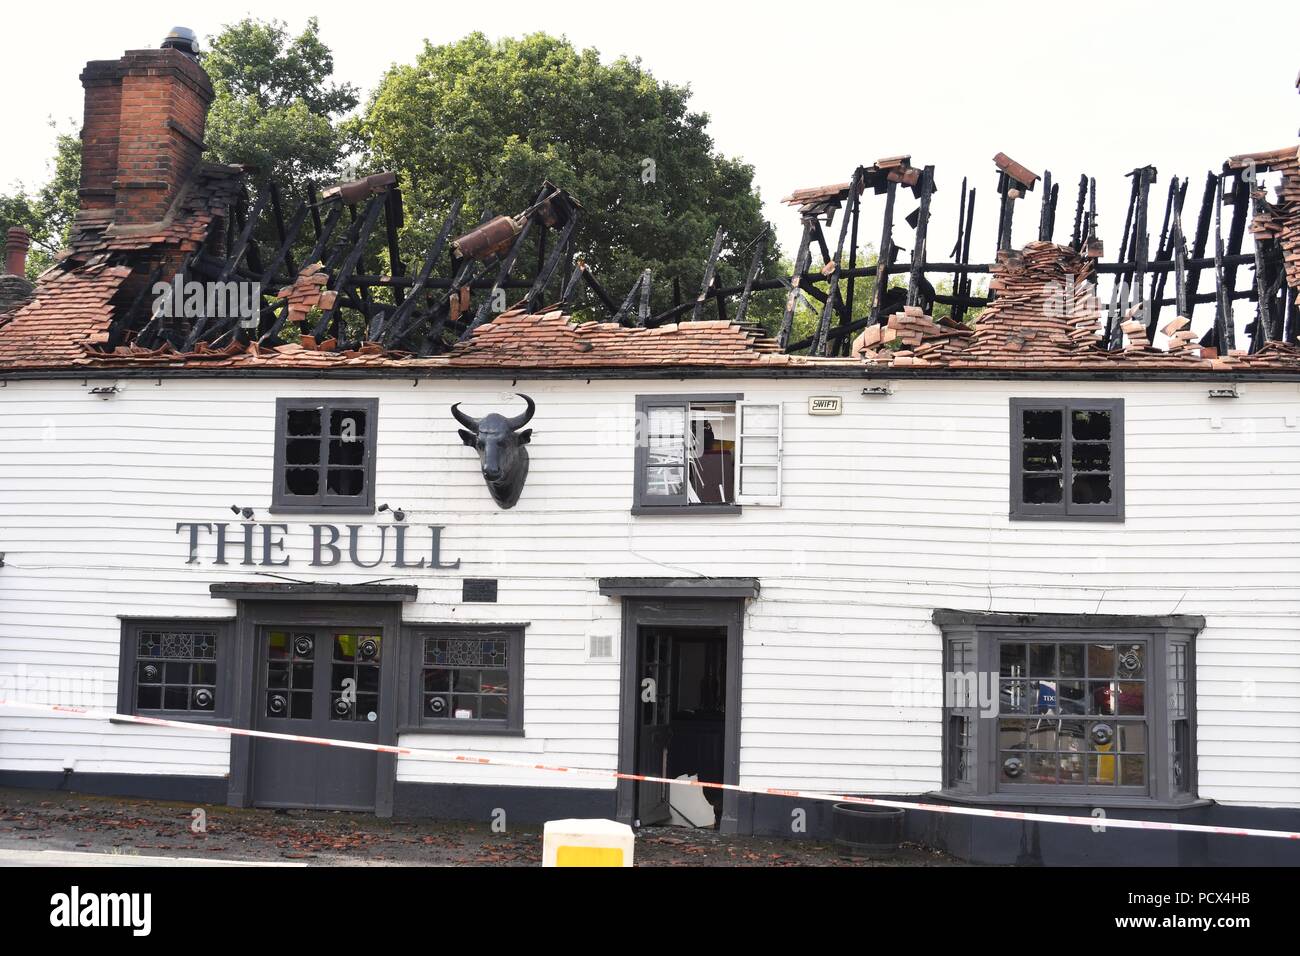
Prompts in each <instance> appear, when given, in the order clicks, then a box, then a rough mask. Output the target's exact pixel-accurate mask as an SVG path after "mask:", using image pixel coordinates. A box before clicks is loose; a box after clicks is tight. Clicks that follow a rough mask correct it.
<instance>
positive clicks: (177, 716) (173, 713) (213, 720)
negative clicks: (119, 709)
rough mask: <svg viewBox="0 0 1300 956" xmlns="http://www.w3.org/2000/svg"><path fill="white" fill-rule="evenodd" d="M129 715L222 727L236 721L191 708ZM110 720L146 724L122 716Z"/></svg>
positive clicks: (121, 722) (139, 725)
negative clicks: (203, 713)
mask: <svg viewBox="0 0 1300 956" xmlns="http://www.w3.org/2000/svg"><path fill="white" fill-rule="evenodd" d="M129 716H132V717H152V718H156V719H157V720H182V721H184V722H185V723H187V724H217V725H219V726H222V727H230V726H232V725H233V723H234V721H233V720H232V719H231V718H230V717H226V716H218V717H214V716H212V715H210V714H207V715H202V714H196V713H194V712H193V711H189V710H149V711H144V712H140V711H137V712H135V713H133V714H130V715H129ZM108 722H109V723H110V724H132V725H134V726H136V727H142V726H144V725H143V724H136V723H135V722H134V721H130V720H122V719H121V718H119V717H116V716H114V717H110V718H108Z"/></svg>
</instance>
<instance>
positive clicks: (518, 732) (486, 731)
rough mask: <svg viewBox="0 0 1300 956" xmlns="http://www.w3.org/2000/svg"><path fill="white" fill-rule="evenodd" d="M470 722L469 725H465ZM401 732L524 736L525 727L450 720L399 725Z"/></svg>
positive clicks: (433, 734) (438, 734)
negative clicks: (439, 723)
mask: <svg viewBox="0 0 1300 956" xmlns="http://www.w3.org/2000/svg"><path fill="white" fill-rule="evenodd" d="M466 724H469V726H465V725H466ZM397 732H398V733H399V734H427V735H431V736H443V735H460V736H467V735H474V736H480V737H482V736H490V737H522V736H524V729H523V728H522V727H502V726H500V725H499V724H486V725H485V724H481V723H479V722H478V721H470V720H458V721H456V722H455V723H454V724H453V723H451V722H450V721H449V722H448V724H447V725H446V726H442V725H438V726H434V725H432V724H422V725H420V726H418V727H398V728H397Z"/></svg>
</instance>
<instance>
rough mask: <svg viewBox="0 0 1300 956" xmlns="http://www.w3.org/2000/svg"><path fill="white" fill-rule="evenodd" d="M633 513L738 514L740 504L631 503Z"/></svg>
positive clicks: (663, 514)
mask: <svg viewBox="0 0 1300 956" xmlns="http://www.w3.org/2000/svg"><path fill="white" fill-rule="evenodd" d="M632 514H634V515H660V516H666V515H672V516H680V515H738V514H740V505H633V506H632Z"/></svg>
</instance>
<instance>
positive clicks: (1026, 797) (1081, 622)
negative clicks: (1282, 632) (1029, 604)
mask: <svg viewBox="0 0 1300 956" xmlns="http://www.w3.org/2000/svg"><path fill="white" fill-rule="evenodd" d="M934 620H935V623H936V624H938V625H939V626H940V628H941V629H942V631H943V665H944V675H943V686H944V694H945V700H944V707H943V721H942V751H941V752H942V775H943V776H942V779H943V785H942V788H941V791H940V792H941V793H942V794H943V795H945V796H948V797H952V798H956V799H964V800H967V801H969V802H985V803H999V804H1024V805H1037V806H1043V805H1050V806H1094V807H1095V806H1150V805H1168V806H1181V805H1186V804H1188V803H1198V802H1201V801H1200V800H1199V798H1198V797H1197V795H1196V779H1197V773H1196V699H1195V698H1196V676H1195V670H1196V637H1197V634H1198V633H1199V631H1200V630H1201V629H1202V628H1204V626H1205V621H1204V619H1203V618H1198V617H1195V616H1191V615H1183V616H1178V617H1169V618H1156V617H1145V616H1141V615H1086V614H1081V615H1060V614H1037V615H1035V614H1016V615H1012V614H997V613H987V614H986V613H980V612H964V611H936V612H935V615H934ZM961 642H971V643H972V644H973V646H974V648H975V661H976V667H975V669H976V671H977V673H979V674H981V675H983V674H985V673H988V672H990V671H991V672H992V674H993V678H992V679H993V682H994V686H998V684H997V681H998V678H997V674H998V670H999V658H998V648H999V646H1000V644H1001V643H1004V642H1027V643H1034V642H1042V643H1049V642H1050V643H1058V644H1064V643H1082V644H1097V643H1116V644H1119V643H1129V642H1145V643H1146V645H1147V660H1146V666H1145V674H1146V676H1145V678H1144V680H1145V684H1146V686H1145V689H1144V698H1145V709H1146V713H1145V714H1144V719H1143V722H1144V723H1145V725H1146V728H1147V730H1146V736H1147V749H1146V755H1145V756H1146V764H1147V765H1146V785H1145V786H1144V787H1142V788H1133V787H1124V786H1121V785H1119V784H1118V783H1117V784H1115V785H1112V786H1104V787H1103V786H1097V785H1092V786H1089V785H1087V784H1078V785H1076V784H1065V783H1057V784H1018V783H1017V784H1001V783H1000V781H999V775H998V770H999V765H998V759H997V758H998V720H999V717H1003V716H1010V715H1002V714H998V715H996V716H986V715H984V714H983V713H981V712H980V710H979V708H978V702H976V705H977V706H975V707H972V708H963V707H961V706H953V704H955V703H956V704H961V703H963V702H961V701H954V700H952V699H951V695H950V690H949V688H950V686H951V681H950V678H949V674H950V673H951V672H952V661H953V656H954V655H953V647H954V645H955V644H958V643H961ZM1175 646H1182V647H1184V648H1185V649H1186V650H1185V654H1186V665H1187V667H1186V677H1185V680H1186V686H1185V688H1184V690H1185V695H1184V698H1183V706H1184V708H1185V709H1184V710H1183V711H1182V712H1181V713H1176V712H1175V711H1174V710H1173V709H1172V708H1171V706H1170V700H1169V680H1168V674H1169V665H1170V661H1171V659H1172V655H1173V653H1174V652H1173V648H1174V647H1175ZM980 686H986V685H985V684H984V683H983V682H981V685H980ZM999 699H1000V697H999ZM999 710H1000V707H999ZM961 716H970V717H971V719H972V724H971V727H972V730H973V734H974V740H973V741H972V744H971V750H972V752H973V754H974V755H975V768H974V773H973V774H972V775H971V777H970V779H969V780H968V781H964V782H954V779H953V778H954V774H953V768H952V767H951V765H950V762H951V758H952V754H953V752H954V749H955V742H954V741H953V739H952V728H951V726H950V724H951V722H952V721H951V718H953V717H961ZM1058 716H1060V715H1058ZM1060 719H1081V720H1089V719H1095V718H1089V717H1086V716H1082V717H1078V718H1075V717H1073V716H1070V717H1065V716H1060ZM1179 720H1182V721H1185V727H1186V735H1187V736H1186V745H1187V753H1186V754H1185V762H1186V764H1187V767H1186V772H1185V773H1184V780H1185V782H1186V784H1187V786H1186V787H1185V788H1183V789H1179V788H1178V787H1176V786H1175V785H1174V780H1173V757H1174V754H1173V735H1174V734H1173V728H1174V725H1175V723H1176V722H1177V721H1179Z"/></svg>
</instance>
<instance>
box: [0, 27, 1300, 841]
mask: <svg viewBox="0 0 1300 956" xmlns="http://www.w3.org/2000/svg"><path fill="white" fill-rule="evenodd" d="M192 52H193V51H192V50H191V49H189V48H187V46H186V44H185V43H184V42H183V38H182V40H180V41H177V40H174V39H173V40H172V41H169V42H168V43H167V44H166V45H164V47H162V48H159V49H145V50H136V51H131V52H128V53H126V54H125V55H124V56H123V57H121V58H120V59H117V60H106V61H95V62H91V63H90V64H88V65H87V67H86V69H85V71H84V73H83V74H82V76H81V79H82V83H83V85H84V87H85V96H86V100H85V103H86V106H85V120H84V127H83V130H82V143H83V168H82V178H81V188H80V206H81V208H80V212H79V214H78V215H77V217H76V221H75V223H74V226H73V230H72V236H71V240H70V243H69V246H68V248H67V250H66V251H65V252H64V253H63V255H62V256H61V257H60V258H59V259H58V261H57V262H56V263H55V264H54V265H53V266H52V267H51V268H50V269H49V270H48V271H46V272H45V273H44V274H43V275H41V276H40V278H39V280H38V281H36V282H35V283H34V285H33V284H31V283H28V282H26V280H25V279H23V278H21V275H22V272H23V257H24V252H25V248H26V239H25V236H24V235H23V234H22V232H21V230H12V231H11V232H10V235H9V236H8V237H7V241H8V248H7V252H8V254H7V256H6V272H7V273H8V274H7V275H6V276H5V277H4V278H3V279H0V412H2V414H3V420H4V429H3V433H2V436H0V551H2V552H3V561H2V562H0V681H3V682H4V686H3V688H0V698H5V699H7V700H8V701H9V702H10V703H11V704H13V705H15V706H6V707H3V708H0V784H3V785H6V786H31V787H64V788H69V789H73V790H81V791H85V792H95V793H112V794H130V795H135V796H143V797H157V798H166V799H178V800H188V801H194V802H196V803H198V804H205V803H206V804H230V805H234V806H256V807H308V808H320V809H335V810H353V811H364V812H369V813H374V814H378V815H380V816H392V815H398V816H403V815H425V816H434V817H443V818H458V819H481V820H484V821H486V820H488V819H489V818H490V815H491V814H492V813H493V812H494V811H495V810H497V809H501V810H504V812H505V813H506V815H507V818H508V819H509V820H510V821H512V822H516V823H534V822H539V821H544V820H548V819H554V818H557V817H606V818H609V819H613V820H620V821H625V822H628V823H634V824H640V825H652V824H658V823H665V822H678V823H683V822H684V823H686V824H687V825H696V826H714V827H717V828H719V829H720V830H722V831H723V832H728V833H759V834H775V835H784V836H788V837H789V838H791V839H824V838H826V836H827V834H828V832H829V827H830V817H831V804H830V803H828V802H825V801H808V800H802V799H800V798H797V797H790V796H787V795H783V794H781V793H779V792H778V791H783V790H801V791H818V792H822V793H830V794H859V795H870V796H883V797H896V798H897V797H905V798H907V799H911V800H917V801H920V802H925V803H931V804H942V805H946V806H954V807H963V806H964V807H982V808H1012V809H1021V810H1023V809H1030V810H1034V811H1041V812H1065V813H1075V814H1082V815H1087V814H1089V813H1091V812H1092V811H1094V810H1095V809H1097V808H1101V809H1102V811H1104V814H1105V815H1106V816H1108V817H1110V818H1125V817H1127V818H1132V819H1142V820H1154V821H1167V822H1184V823H1195V824H1212V825H1223V826H1252V827H1262V828H1270V829H1280V830H1297V829H1300V640H1298V638H1300V633H1298V630H1300V629H1298V627H1297V615H1300V574H1297V572H1298V571H1300V557H1298V556H1297V552H1296V542H1297V540H1300V490H1297V482H1296V473H1297V469H1300V387H1298V386H1300V342H1298V341H1297V340H1298V337H1300V327H1298V326H1297V318H1298V314H1297V304H1296V294H1297V289H1300V159H1298V153H1297V145H1296V144H1295V143H1292V144H1290V145H1286V146H1284V147H1283V148H1277V149H1268V150H1264V151H1256V152H1243V153H1241V154H1239V155H1234V156H1231V157H1228V158H1227V159H1226V160H1225V161H1224V163H1223V165H1222V167H1221V168H1219V169H1215V170H1212V171H1210V172H1209V173H1208V174H1207V175H1206V176H1205V177H1203V178H1197V177H1191V178H1181V176H1179V175H1170V173H1169V171H1166V170H1160V171H1157V170H1156V169H1155V168H1153V167H1151V166H1139V167H1137V168H1135V169H1134V170H1133V171H1132V172H1131V173H1130V174H1129V176H1128V177H1127V179H1126V180H1125V181H1123V182H1121V183H1120V184H1118V186H1117V184H1115V183H1112V182H1100V183H1099V182H1098V181H1097V180H1095V179H1093V178H1091V177H1089V176H1087V175H1083V176H1081V177H1080V178H1079V179H1077V180H1074V179H1072V178H1071V179H1061V180H1059V181H1057V180H1053V178H1052V176H1051V174H1050V173H1049V172H1046V171H1044V172H1043V173H1041V174H1040V173H1037V172H1034V171H1033V170H1032V169H1031V168H1029V166H1026V165H1024V164H1023V163H1022V162H1021V161H1018V160H1016V159H1012V158H1011V157H1009V156H1007V155H1005V154H1003V153H997V154H996V156H995V158H994V160H993V162H992V163H991V164H990V166H989V168H988V169H987V170H986V171H985V172H984V173H983V174H981V175H980V176H977V175H976V173H975V172H973V171H967V173H968V175H967V178H965V179H960V178H948V177H943V176H942V175H941V172H940V171H936V169H935V168H934V166H932V165H927V164H926V163H925V162H924V161H923V159H922V158H919V157H918V158H914V157H911V156H902V155H899V156H891V157H885V158H881V159H877V160H875V161H872V162H869V163H867V164H865V165H861V166H859V167H857V168H855V169H853V170H852V171H851V172H850V173H849V175H848V178H847V179H846V180H845V181H843V182H839V183H835V184H832V185H829V186H825V187H813V188H806V189H797V190H795V191H793V192H792V193H791V194H790V196H789V197H788V198H787V200H786V207H787V209H788V215H790V216H797V217H798V218H799V224H800V226H801V232H800V241H799V244H798V246H797V248H796V249H795V250H794V256H793V269H792V270H791V273H790V274H788V275H778V276H774V275H773V274H772V272H771V269H770V261H769V258H768V257H767V256H766V249H767V245H768V242H769V238H768V236H767V235H764V236H757V237H756V236H727V235H725V234H724V233H723V231H721V230H719V232H718V234H717V236H716V238H715V240H714V242H713V244H712V246H711V247H710V248H704V249H701V250H700V262H701V264H702V265H701V268H700V270H699V272H698V273H697V275H696V277H695V281H694V282H692V283H690V284H689V285H688V284H687V283H686V282H685V281H684V279H683V277H676V276H657V275H651V274H645V273H643V274H642V275H641V276H640V278H638V279H637V282H636V283H635V284H634V285H633V286H632V287H631V288H630V289H623V288H613V287H609V283H608V282H607V281H602V271H601V267H600V255H599V250H579V249H578V248H577V244H576V239H575V236H576V235H577V233H576V232H575V230H576V228H577V225H578V224H579V223H580V222H581V221H582V220H583V218H584V217H598V216H600V215H601V212H600V210H599V209H593V208H588V207H586V206H584V205H583V202H582V197H581V196H580V195H573V194H571V193H570V192H569V190H568V189H566V186H565V184H564V183H562V182H560V183H551V182H543V183H538V184H536V192H535V198H534V199H533V201H532V203H531V204H530V205H528V206H526V207H525V208H522V209H519V210H516V211H509V212H505V213H501V214H499V215H495V216H487V217H484V219H483V220H482V221H463V220H462V218H461V216H460V203H459V202H458V200H457V197H446V201H447V205H446V208H445V209H444V210H442V221H441V227H440V229H439V231H438V232H437V234H436V237H435V238H434V239H433V241H432V243H431V244H430V246H429V248H427V249H423V250H421V251H420V253H419V254H418V255H415V256H412V255H411V254H410V253H409V252H405V251H404V250H403V248H402V245H401V236H402V228H403V216H404V210H403V200H402V187H403V185H404V184H403V183H402V182H401V181H400V178H399V176H397V175H395V174H394V173H392V172H385V171H378V172H372V173H370V174H369V175H366V176H364V177H360V178H357V179H354V180H352V181H348V182H343V183H322V184H318V185H315V186H310V187H307V188H305V189H302V190H299V189H296V188H294V189H291V188H288V187H286V186H284V185H283V184H279V183H277V182H275V181H274V180H273V179H272V180H267V179H264V178H260V177H259V176H258V175H256V171H254V170H250V169H246V168H243V167H237V166H225V165H216V164H213V163H210V162H206V161H204V159H203V156H202V153H203V137H204V123H205V115H206V109H207V106H208V104H209V103H210V101H211V99H212V87H211V84H210V82H209V80H208V78H207V76H206V75H205V74H204V72H203V69H202V67H201V65H200V64H199V62H198V61H197V60H196V58H195V57H194V56H193V55H192ZM990 145H991V146H993V147H995V146H996V144H995V143H991V144H990ZM1260 145H1263V146H1269V145H1274V146H1275V145H1277V144H1267V143H1264V144H1251V143H1246V144H1242V147H1243V149H1245V148H1250V147H1253V146H1260ZM1136 148H1138V149H1140V144H1137V145H1136ZM990 152H993V149H990ZM1020 159H1021V160H1024V161H1027V162H1033V161H1034V160H1035V158H1034V157H1025V156H1022V157H1021V158H1020ZM1040 168H1041V167H1040ZM981 176H982V178H981ZM977 180H978V182H977ZM940 185H942V186H943V191H942V193H940V192H939V186H940ZM994 186H995V189H994V188H990V187H994ZM1106 188H1121V189H1123V190H1125V192H1126V193H1127V194H1128V197H1129V201H1128V207H1127V216H1126V220H1125V222H1124V224H1123V230H1122V232H1119V231H1118V230H1115V231H1114V232H1113V233H1112V234H1110V235H1107V236H1105V241H1104V242H1103V236H1102V232H1103V230H1102V229H1101V228H1100V225H1099V223H1098V216H1097V212H1096V208H1097V192H1098V189H1106ZM977 191H978V192H980V193H981V199H982V200H983V201H982V203H981V204H980V206H979V208H978V209H977V206H976V202H975V200H976V193H977ZM985 195H987V196H989V197H990V199H984V198H983V197H984V196H985ZM940 202H945V203H948V204H951V205H954V206H955V207H956V208H957V210H958V213H959V214H958V217H957V221H958V233H957V237H956V243H955V245H954V246H953V247H952V252H951V253H950V254H949V255H947V256H944V255H942V254H941V250H947V249H948V248H949V242H950V241H951V240H952V238H953V237H952V236H951V235H947V236H944V237H939V236H938V235H936V234H935V233H934V232H933V231H932V230H931V218H932V207H937V204H938V203H940ZM977 213H978V215H977ZM1016 220H1018V223H1017V222H1016ZM1027 221H1028V224H1033V225H1036V235H1035V236H1034V238H1032V240H1031V241H1028V242H1025V243H1023V244H1020V245H1016V244H1014V243H1013V241H1012V234H1013V225H1016V227H1017V231H1018V232H1020V233H1024V232H1025V228H1026V225H1027ZM1114 225H1116V226H1118V223H1115V224H1114ZM995 227H996V232H995V231H994V230H995ZM976 232H980V233H987V234H989V235H996V255H995V256H994V257H993V258H992V260H991V261H984V262H980V261H973V260H972V256H971V250H972V242H971V236H972V235H973V234H975V233H976ZM869 244H870V246H872V247H874V248H869ZM869 253H870V254H869ZM728 256H730V260H731V261H732V263H733V266H732V267H731V268H729V269H727V270H723V269H722V268H720V263H721V261H722V260H723V259H724V258H727V257H728ZM737 261H739V266H736V265H735V262H737ZM701 277H702V280H701ZM865 280H872V281H870V282H867V281H865ZM225 284H234V285H235V286H237V287H239V289H241V290H246V289H248V288H252V287H253V286H254V285H255V286H256V289H257V294H256V297H255V298H250V297H248V296H243V297H241V296H239V295H231V296H225V297H224V298H223V297H220V296H218V298H217V299H216V303H217V306H220V307H213V304H212V301H210V299H209V297H208V296H207V295H202V294H196V295H194V296H190V295H189V294H188V293H187V290H189V289H191V288H193V287H195V286H198V287H201V288H202V289H204V290H210V289H212V288H217V289H218V290H219V291H220V290H221V289H223V288H225V287H226V285H225ZM674 287H675V290H676V291H675V294H674V295H673V297H672V299H671V305H669V306H667V307H666V308H662V307H660V306H659V305H656V304H655V301H656V299H655V297H654V296H652V295H651V290H652V289H657V290H660V291H661V292H662V290H665V289H668V288H674ZM864 289H866V290H868V291H867V292H866V293H865V294H864V291H863V290H864ZM762 297H767V301H777V302H778V303H780V305H778V306H777V313H778V314H777V318H776V320H775V321H771V320H768V321H767V324H766V325H760V324H759V323H758V321H757V320H756V319H755V318H754V315H755V308H756V305H755V304H756V302H758V301H759V300H760V299H761V298H762ZM809 317H811V321H809ZM579 318H585V319H587V320H586V321H579ZM801 320H802V321H801ZM801 330H802V331H801ZM69 689H71V690H72V691H76V693H75V694H74V695H73V696H74V697H75V698H76V699H75V700H69V699H68V695H67V693H65V692H66V691H68V690H69ZM69 703H71V704H76V705H78V706H80V707H83V708H87V710H88V712H85V713H79V712H75V711H72V712H63V713H56V712H54V711H52V710H51V709H50V705H59V704H69ZM112 714H119V715H124V716H144V717H156V718H165V719H168V720H174V721H179V722H182V723H184V724H188V725H190V727H189V728H184V727H182V728H177V727H167V726H149V725H141V724H136V723H131V722H124V721H122V720H112V719H106V717H105V715H110V716H111V715H112ZM223 728H224V729H227V730H257V731H270V732H274V733H283V734H290V735H300V736H309V737H319V738H329V739H334V740H344V741H351V742H357V743H367V744H374V745H379V747H380V748H382V747H388V748H390V749H388V750H383V749H375V750H367V749H345V748H328V747H319V746H312V745H307V744H301V743H295V742H290V741H285V740H278V739H268V738H258V737H250V736H245V735H241V734H238V733H234V734H232V733H224V732H221V730H222V729H223ZM393 748H399V749H400V748H405V749H406V750H409V751H410V752H395V751H394V749H393ZM456 754H471V755H479V756H481V757H485V758H495V759H496V760H497V761H498V763H496V764H493V763H490V762H489V763H483V764H476V763H474V762H469V761H457V760H455V759H450V758H451V757H453V755H456ZM439 755H443V756H445V757H446V758H448V759H436V758H437V757H438V756H439ZM537 765H544V766H545V767H547V768H564V767H568V768H577V769H579V770H581V769H587V770H598V771H619V772H621V773H623V774H625V775H635V774H645V775H651V776H656V777H667V778H672V779H678V778H683V779H686V780H690V779H691V778H694V779H696V780H699V781H706V782H715V783H724V784H731V785H736V786H737V787H738V789H725V790H713V789H708V788H703V789H696V790H695V791H694V792H695V793H696V794H697V795H699V794H703V798H702V799H697V800H693V801H692V803H691V806H692V810H691V811H690V812H689V813H683V812H681V811H682V806H681V805H680V804H677V805H675V803H676V801H675V800H674V793H675V791H676V790H677V789H678V788H677V786H676V785H668V784H663V783H658V782H645V781H636V780H632V779H626V778H624V779H615V778H614V777H613V776H608V777H604V778H602V777H599V776H595V775H592V774H584V773H575V772H563V771H559V770H555V769H538V768H537ZM799 812H802V814H803V816H804V819H805V820H806V827H803V828H799V827H793V826H792V819H794V818H795V817H797V816H798V815H799ZM907 828H908V837H909V839H913V840H916V841H919V842H921V843H925V844H927V845H931V846H935V847H938V848H941V849H944V850H947V851H948V852H950V853H953V854H955V855H957V856H959V857H962V858H965V859H970V860H976V861H982V862H997V863H1009V862H1017V861H1021V862H1025V861H1031V862H1043V863H1070V862H1132V863H1163V864H1174V863H1227V862H1246V863H1250V862H1286V861H1289V862H1292V863H1294V862H1296V861H1297V857H1296V855H1295V845H1294V843H1288V842H1287V841H1280V840H1255V841H1245V840H1235V841H1234V840H1232V839H1230V838H1227V837H1207V836H1205V835H1203V834H1189V833H1178V832H1147V831H1142V832H1137V831H1125V830H1119V829H1113V828H1112V829H1111V830H1109V831H1107V832H1102V833H1098V832H1093V831H1092V830H1091V829H1089V828H1087V827H1075V826H1053V825H1047V824H1044V825H1038V824H1034V823H1029V822H1023V821H1015V820H999V819H989V818H986V817H977V816H970V815H961V814H937V813H932V812H922V811H909V813H908V816H907Z"/></svg>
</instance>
